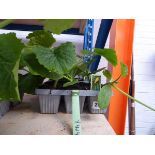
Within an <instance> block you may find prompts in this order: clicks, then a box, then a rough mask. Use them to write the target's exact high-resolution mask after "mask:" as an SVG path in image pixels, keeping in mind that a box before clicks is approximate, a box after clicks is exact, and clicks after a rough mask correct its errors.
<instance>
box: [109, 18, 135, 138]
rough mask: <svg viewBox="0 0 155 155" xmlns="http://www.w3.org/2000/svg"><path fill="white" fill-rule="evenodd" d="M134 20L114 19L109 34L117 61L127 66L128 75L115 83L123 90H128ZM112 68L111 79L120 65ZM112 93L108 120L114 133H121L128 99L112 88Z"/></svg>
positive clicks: (116, 73)
mask: <svg viewBox="0 0 155 155" xmlns="http://www.w3.org/2000/svg"><path fill="white" fill-rule="evenodd" d="M134 22H135V21H134V20H133V19H119V20H115V22H114V24H113V27H112V32H111V36H110V38H111V39H110V46H111V48H114V49H115V50H116V54H117V57H118V61H119V64H120V61H122V62H123V63H125V64H126V65H127V66H128V76H127V77H125V78H121V80H120V82H119V83H118V84H117V86H118V87H119V88H121V89H122V90H123V91H125V92H127V93H128V92H129V83H130V73H131V65H132V47H133V36H134ZM119 64H118V66H117V67H114V68H113V71H112V75H113V79H116V78H117V77H118V76H119V74H120V65H119ZM113 93H114V95H113V96H112V98H111V101H110V106H109V113H108V120H109V123H110V124H111V126H112V127H113V129H114V131H115V132H116V134H119V135H122V134H124V131H125V120H126V110H127V102H128V99H127V97H126V96H124V95H123V94H121V93H120V92H118V91H117V90H115V89H113Z"/></svg>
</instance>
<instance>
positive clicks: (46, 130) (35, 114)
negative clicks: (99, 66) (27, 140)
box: [0, 96, 115, 135]
mask: <svg viewBox="0 0 155 155" xmlns="http://www.w3.org/2000/svg"><path fill="white" fill-rule="evenodd" d="M81 123H82V124H81V125H82V134H84V135H113V134H115V133H114V131H113V129H112V128H111V127H110V125H109V123H108V122H107V120H106V118H105V117H104V115H102V114H86V113H84V114H81ZM0 134H1V135H70V134H72V115H71V114H66V113H62V112H60V113H58V114H40V113H39V106H38V98H37V97H36V96H25V97H24V103H22V104H21V105H19V106H17V107H16V108H14V109H12V110H10V111H9V112H8V113H7V114H6V115H5V116H4V117H3V118H1V119H0Z"/></svg>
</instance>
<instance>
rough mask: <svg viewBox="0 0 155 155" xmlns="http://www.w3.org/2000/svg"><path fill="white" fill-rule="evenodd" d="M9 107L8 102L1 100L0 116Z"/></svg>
mask: <svg viewBox="0 0 155 155" xmlns="http://www.w3.org/2000/svg"><path fill="white" fill-rule="evenodd" d="M9 109H10V102H8V101H1V102H0V118H1V117H2V116H4V115H5V114H6V113H7V112H8V111H9Z"/></svg>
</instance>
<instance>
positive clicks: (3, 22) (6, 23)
mask: <svg viewBox="0 0 155 155" xmlns="http://www.w3.org/2000/svg"><path fill="white" fill-rule="evenodd" d="M12 22H13V19H6V20H4V21H2V22H0V29H1V28H3V27H5V26H7V25H9V24H10V23H12Z"/></svg>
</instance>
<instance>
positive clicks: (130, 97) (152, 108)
mask: <svg viewBox="0 0 155 155" xmlns="http://www.w3.org/2000/svg"><path fill="white" fill-rule="evenodd" d="M111 86H112V87H114V88H115V89H116V90H118V91H119V92H121V93H122V94H124V95H125V96H127V97H128V98H130V99H132V100H134V101H135V102H137V103H139V104H141V105H143V106H144V107H147V108H148V109H150V110H153V111H155V109H154V108H152V107H150V106H148V105H146V104H144V103H143V102H141V101H139V100H137V99H135V98H134V97H132V96H130V95H129V94H127V93H126V92H124V91H123V90H121V89H120V88H118V87H117V86H116V85H114V84H111Z"/></svg>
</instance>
